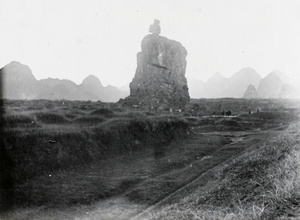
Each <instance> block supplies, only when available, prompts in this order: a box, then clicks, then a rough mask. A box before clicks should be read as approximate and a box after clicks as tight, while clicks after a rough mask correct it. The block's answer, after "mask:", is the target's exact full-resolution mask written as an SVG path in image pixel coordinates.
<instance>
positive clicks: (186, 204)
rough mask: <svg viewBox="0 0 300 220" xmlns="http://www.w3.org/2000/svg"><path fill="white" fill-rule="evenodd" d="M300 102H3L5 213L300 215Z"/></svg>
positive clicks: (197, 216) (35, 215) (37, 216)
mask: <svg viewBox="0 0 300 220" xmlns="http://www.w3.org/2000/svg"><path fill="white" fill-rule="evenodd" d="M299 107H300V104H299V102H298V101H297V100H294V101H292V100H243V99H211V100H206V99H203V100H192V101H191V102H190V104H189V105H188V106H187V107H186V108H185V109H172V110H170V109H168V108H167V107H162V108H158V109H148V108H146V107H143V106H139V107H138V108H136V106H135V107H134V108H132V107H128V106H127V107H123V106H122V105H121V104H117V103H101V102H76V101H73V102H71V101H47V100H35V101H17V100H15V101H10V100H4V101H3V111H4V114H3V117H2V119H1V122H2V125H3V131H2V132H3V134H4V135H3V146H4V148H3V149H1V150H2V152H4V153H1V155H5V158H4V160H3V161H4V162H3V165H1V166H2V167H1V173H2V174H1V181H2V182H1V184H2V185H1V204H0V205H1V216H0V218H1V219H75V218H78V219H259V218H261V219H268V218H269V219H274V218H280V217H282V216H283V217H288V218H291V219H292V218H293V217H294V218H295V219H296V218H297V215H298V214H297V210H298V208H299V202H300V195H299V192H300V186H299V185H300V184H299V182H300V181H299V180H300V179H299V176H300V175H299V172H300V166H299V165H300V164H299V161H300V156H299V154H300V149H299V139H300V132H299V130H300V129H299V128H300V124H299V122H298V121H299ZM229 110H230V111H231V112H232V114H231V115H228V116H224V115H222V111H224V112H226V111H229ZM249 113H251V114H249Z"/></svg>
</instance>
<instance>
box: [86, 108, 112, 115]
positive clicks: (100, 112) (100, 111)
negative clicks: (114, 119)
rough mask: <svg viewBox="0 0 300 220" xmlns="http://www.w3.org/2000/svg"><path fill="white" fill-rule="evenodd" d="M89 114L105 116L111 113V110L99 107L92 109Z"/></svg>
mask: <svg viewBox="0 0 300 220" xmlns="http://www.w3.org/2000/svg"><path fill="white" fill-rule="evenodd" d="M90 114H91V115H104V116H105V115H106V116H109V115H112V114H113V111H111V110H109V109H107V108H99V109H96V110H94V111H92V112H91V113H90Z"/></svg>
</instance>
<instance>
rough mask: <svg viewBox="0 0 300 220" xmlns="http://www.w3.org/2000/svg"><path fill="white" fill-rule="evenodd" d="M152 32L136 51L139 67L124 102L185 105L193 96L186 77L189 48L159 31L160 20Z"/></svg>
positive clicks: (155, 23) (152, 104)
mask: <svg viewBox="0 0 300 220" xmlns="http://www.w3.org/2000/svg"><path fill="white" fill-rule="evenodd" d="M149 32H150V33H151V34H149V35H147V36H145V37H144V39H143V40H142V44H141V48H142V51H141V52H139V53H138V54H137V68H136V72H135V76H134V78H133V80H132V82H131V83H130V96H129V97H128V98H127V99H126V100H125V103H130V104H135V106H137V105H143V104H144V105H147V106H148V105H151V106H152V107H155V106H161V105H167V106H184V105H185V104H186V103H188V102H189V100H190V96H189V92H188V86H187V79H186V77H185V71H186V65H187V62H186V56H187V51H186V49H185V48H184V47H183V46H182V45H181V43H179V42H177V41H174V40H169V39H168V38H166V37H163V36H160V35H159V34H160V26H159V21H158V20H154V24H153V25H151V26H150V29H149Z"/></svg>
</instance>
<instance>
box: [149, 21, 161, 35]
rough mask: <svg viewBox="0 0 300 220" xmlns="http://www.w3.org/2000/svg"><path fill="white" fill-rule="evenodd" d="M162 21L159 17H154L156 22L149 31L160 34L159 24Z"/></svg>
mask: <svg viewBox="0 0 300 220" xmlns="http://www.w3.org/2000/svg"><path fill="white" fill-rule="evenodd" d="M159 23H160V21H159V20H157V19H154V23H153V24H151V25H150V28H149V32H150V33H153V34H157V35H159V34H160V26H159Z"/></svg>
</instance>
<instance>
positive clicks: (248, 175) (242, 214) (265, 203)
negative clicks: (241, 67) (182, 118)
mask: <svg viewBox="0 0 300 220" xmlns="http://www.w3.org/2000/svg"><path fill="white" fill-rule="evenodd" d="M299 127H300V124H299V123H296V124H292V125H291V126H290V127H289V128H288V129H287V130H285V131H281V132H273V134H272V135H270V136H269V137H268V138H265V139H263V140H262V141H261V142H259V144H258V145H254V146H253V147H251V148H249V149H247V151H245V152H244V153H243V154H241V155H240V156H238V157H236V158H235V159H234V160H231V161H228V162H227V163H226V164H224V165H223V166H221V167H216V169H215V170H214V172H212V173H209V181H208V182H206V183H205V184H201V183H202V179H199V181H198V183H197V184H195V185H194V187H193V188H192V189H190V190H189V191H185V192H179V193H177V195H176V196H177V197H176V198H175V197H173V199H172V200H171V199H169V200H168V203H166V204H165V205H164V206H160V207H156V208H157V209H156V210H151V212H148V213H146V214H147V216H146V215H145V216H143V217H144V219H299V218H300V194H299V192H300V184H299V183H300V181H299V177H300V175H299V172H300V163H299V161H300V160H299V156H300V154H299V152H300V150H299V138H300V134H299ZM203 178H205V176H204V177H203Z"/></svg>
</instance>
